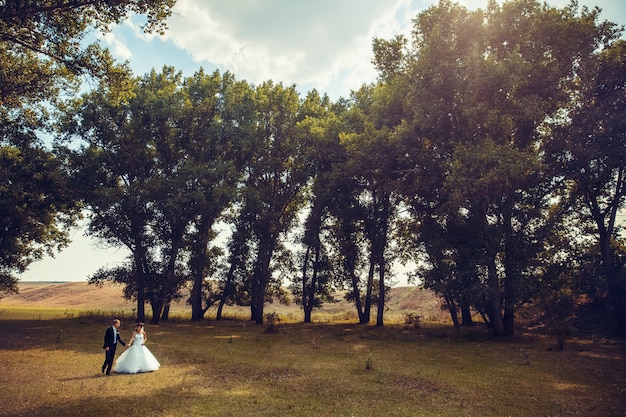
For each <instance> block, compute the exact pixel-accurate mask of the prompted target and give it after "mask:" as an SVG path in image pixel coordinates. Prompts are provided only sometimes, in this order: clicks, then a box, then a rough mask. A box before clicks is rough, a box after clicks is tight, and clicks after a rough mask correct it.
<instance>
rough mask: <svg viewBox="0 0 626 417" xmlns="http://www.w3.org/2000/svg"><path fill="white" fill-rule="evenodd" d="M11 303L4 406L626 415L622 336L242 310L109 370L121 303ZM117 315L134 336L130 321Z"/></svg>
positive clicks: (0, 350) (20, 412)
mask: <svg viewBox="0 0 626 417" xmlns="http://www.w3.org/2000/svg"><path fill="white" fill-rule="evenodd" d="M75 295H76V294H75ZM5 301H7V300H5V299H3V300H2V301H0V404H1V406H0V416H55V417H59V416H60V417H64V416H103V417H106V416H151V417H152V416H176V417H178V416H185V417H191V416H246V417H255V416H450V417H461V416H498V417H502V416H515V417H524V416H529V417H530V416H532V417H537V416H546V417H547V416H585V417H596V416H597V417H612V416H615V417H617V416H620V417H622V416H624V415H626V366H625V365H626V363H625V360H626V343H625V342H624V341H623V340H616V339H600V340H595V341H591V340H585V339H575V340H571V341H570V342H568V344H566V346H565V350H563V351H558V350H556V349H554V345H555V342H554V340H552V339H550V338H548V337H545V336H540V335H533V334H521V332H520V335H518V336H516V337H515V338H513V339H509V340H506V341H502V340H497V339H493V338H492V337H491V335H490V333H489V332H488V331H486V330H485V329H484V328H483V327H481V326H477V327H475V328H471V329H462V330H455V329H453V328H451V327H450V326H449V325H446V324H435V323H424V324H423V325H422V326H421V327H420V328H419V329H407V328H405V326H403V325H402V324H389V325H387V326H385V327H384V328H376V327H373V326H360V325H356V324H354V322H347V321H335V322H325V323H320V322H318V323H314V324H306V325H305V324H302V323H289V322H288V320H285V321H282V322H280V323H279V325H278V328H277V332H275V333H268V332H267V327H266V326H257V325H253V324H251V323H250V322H247V321H245V320H241V319H240V320H237V319H230V320H224V321H219V322H218V321H214V320H207V321H203V322H201V323H195V324H192V323H190V322H188V321H187V320H182V319H175V320H171V321H169V322H166V323H162V324H160V325H158V326H151V325H148V326H147V327H146V331H147V332H148V336H149V341H148V344H147V346H148V347H149V348H150V350H151V351H152V352H153V353H154V354H155V356H156V357H157V358H158V359H159V361H160V362H161V364H162V367H161V369H160V370H159V371H156V372H153V373H146V374H138V375H117V374H113V375H112V376H110V377H106V376H104V375H103V374H102V373H101V372H100V366H101V364H102V361H103V359H104V352H103V350H102V348H101V347H102V338H103V335H104V331H105V329H106V327H107V326H108V325H109V323H110V320H111V319H112V318H113V315H117V314H118V313H119V312H120V310H119V306H114V307H115V308H114V309H112V310H107V309H106V308H98V309H95V308H94V309H92V310H91V311H89V310H86V309H84V308H83V307H74V308H61V307H59V306H55V305H54V302H50V304H51V305H47V306H46V305H45V303H43V304H44V305H41V304H42V302H36V301H34V300H30V301H29V302H28V303H25V302H23V303H22V305H19V303H16V302H13V304H8V303H5ZM34 303H36V304H40V305H39V306H34V305H33V304H34ZM268 311H271V309H269V310H268ZM335 317H336V316H335ZM122 319H123V326H122V329H121V331H122V335H123V336H124V337H125V338H126V339H128V338H129V336H130V334H131V331H132V327H133V322H132V317H130V316H129V317H122ZM123 350H124V348H123V347H120V348H119V349H118V356H119V354H120V353H121V351H123Z"/></svg>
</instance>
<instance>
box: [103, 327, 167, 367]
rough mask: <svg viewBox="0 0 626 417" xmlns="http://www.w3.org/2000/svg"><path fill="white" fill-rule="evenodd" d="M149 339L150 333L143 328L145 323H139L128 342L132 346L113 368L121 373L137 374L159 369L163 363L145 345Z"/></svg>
mask: <svg viewBox="0 0 626 417" xmlns="http://www.w3.org/2000/svg"><path fill="white" fill-rule="evenodd" d="M147 341H148V335H147V334H146V332H145V331H144V329H143V323H137V326H136V327H135V331H134V332H133V336H132V337H131V339H130V342H128V345H129V346H130V347H129V348H128V349H126V350H125V351H124V352H123V353H122V354H121V355H120V357H119V358H118V359H117V361H116V362H115V367H114V368H113V370H114V371H115V372H117V373H120V374H136V373H138V372H151V371H156V370H157V369H159V367H160V366H161V364H160V363H159V361H158V360H157V359H156V358H155V357H154V355H153V354H152V352H150V350H149V349H148V348H147V347H146V346H145V343H146V342H147Z"/></svg>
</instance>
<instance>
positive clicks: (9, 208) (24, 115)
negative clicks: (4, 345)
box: [0, 0, 175, 291]
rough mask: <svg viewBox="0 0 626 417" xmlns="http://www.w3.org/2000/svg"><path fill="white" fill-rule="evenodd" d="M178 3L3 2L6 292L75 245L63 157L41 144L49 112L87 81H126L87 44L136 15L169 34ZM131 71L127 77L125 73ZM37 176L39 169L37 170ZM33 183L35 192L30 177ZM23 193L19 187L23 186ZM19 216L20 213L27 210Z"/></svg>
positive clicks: (0, 135) (0, 148) (0, 142)
mask: <svg viewBox="0 0 626 417" xmlns="http://www.w3.org/2000/svg"><path fill="white" fill-rule="evenodd" d="M174 3H175V2H174V0H122V1H117V2H110V1H104V0H100V1H98V0H83V1H66V0H58V1H43V0H42V1H37V0H34V1H3V2H1V3H0V56H1V58H0V73H1V74H2V77H0V152H1V153H2V155H3V159H4V162H3V171H4V172H3V178H5V179H7V180H8V182H7V183H6V184H4V185H3V187H2V189H1V190H0V200H1V203H0V204H1V205H2V206H3V207H4V208H6V210H2V213H3V214H2V219H1V220H0V221H1V222H2V230H5V231H6V232H3V233H2V236H1V237H0V254H1V258H0V290H1V291H15V290H16V288H17V287H16V283H17V279H16V277H15V276H14V275H13V274H14V273H15V272H17V273H19V272H23V271H24V269H25V268H26V267H27V266H28V265H29V264H30V263H31V262H32V261H34V260H37V259H39V258H41V256H42V255H43V253H45V252H48V253H50V254H51V255H53V254H54V252H55V249H56V250H58V249H60V248H62V247H63V246H65V245H66V244H67V242H68V238H67V232H66V230H65V228H64V223H68V224H69V223H72V221H73V220H72V219H73V218H75V216H76V213H77V205H76V204H75V200H76V197H77V196H75V195H72V194H71V193H68V192H67V187H66V185H64V183H65V181H66V180H65V179H64V178H63V174H64V171H63V170H62V169H61V164H60V163H59V159H57V158H56V157H55V156H54V155H52V154H51V153H50V152H51V151H50V149H49V147H48V146H47V145H46V144H45V143H44V141H43V140H41V137H42V133H44V132H46V131H47V130H50V129H51V128H50V126H49V125H48V122H49V120H50V115H49V109H50V108H52V107H53V106H54V105H55V104H56V102H57V99H58V97H59V95H60V93H61V92H62V91H65V92H67V93H69V94H72V93H73V92H74V91H76V89H77V88H78V85H79V81H80V78H79V77H80V76H81V75H91V76H98V77H106V78H108V79H109V80H111V81H112V82H114V80H117V81H119V80H120V79H123V77H120V69H119V68H117V67H116V66H115V65H113V61H112V59H111V58H110V56H109V54H108V53H107V52H106V51H105V50H103V49H102V48H100V47H99V45H97V44H90V45H89V44H87V43H86V42H85V37H86V34H87V33H88V31H89V30H90V29H93V28H94V27H96V28H100V29H103V30H106V29H107V28H108V27H109V26H110V25H111V24H115V23H119V22H121V21H123V20H125V19H126V18H127V17H128V16H129V14H130V13H138V14H145V15H147V17H148V21H147V23H146V25H145V27H144V30H146V31H153V30H158V31H162V30H163V29H165V26H164V22H165V19H166V18H167V17H168V16H169V15H170V13H171V7H172V6H173V5H174ZM121 72H122V73H123V71H121ZM33 170H35V171H33ZM26 177H30V178H34V179H36V181H30V182H29V184H28V186H22V185H24V184H23V183H22V179H23V178H26ZM16 187H19V188H16ZM20 207H21V209H20V210H18V211H16V210H15V209H16V208H20Z"/></svg>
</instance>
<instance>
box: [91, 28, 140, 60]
mask: <svg viewBox="0 0 626 417" xmlns="http://www.w3.org/2000/svg"><path fill="white" fill-rule="evenodd" d="M99 37H100V39H102V40H103V41H104V42H105V43H106V44H107V46H108V47H109V49H110V50H111V53H113V55H114V56H116V57H118V58H120V59H121V60H124V61H125V60H128V59H130V58H131V57H132V56H133V53H132V52H131V50H130V49H129V48H128V46H126V44H124V43H123V42H122V41H121V40H120V39H119V38H118V37H117V36H116V35H115V33H113V32H107V33H105V34H100V36H99Z"/></svg>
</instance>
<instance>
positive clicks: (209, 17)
mask: <svg viewBox="0 0 626 417" xmlns="http://www.w3.org/2000/svg"><path fill="white" fill-rule="evenodd" d="M434 3H436V0H316V1H296V0H231V1H224V0H178V1H177V4H176V6H175V9H174V14H173V16H172V17H171V18H170V19H169V21H168V26H169V29H168V31H167V32H166V33H165V35H164V36H160V35H146V34H143V33H142V31H141V29H140V26H141V23H142V22H141V19H139V18H134V19H131V20H130V21H128V22H126V23H124V24H122V25H120V26H119V27H116V28H114V29H113V31H112V32H111V33H110V34H108V35H106V36H104V37H102V38H101V42H102V43H103V44H104V45H106V46H108V48H109V49H110V50H111V52H112V53H113V55H114V57H115V58H116V59H117V60H119V61H128V63H129V64H130V66H131V68H132V69H133V71H134V73H135V74H136V75H143V74H145V73H147V72H149V71H150V70H151V69H153V68H154V69H156V70H157V71H160V69H161V68H162V67H163V66H164V65H171V66H174V67H175V68H176V69H178V70H180V71H183V74H184V75H185V76H190V75H192V74H193V73H194V72H196V71H197V70H198V69H200V67H202V68H204V69H205V71H209V72H211V71H213V70H215V69H219V70H220V71H222V72H223V71H230V72H232V73H233V74H234V75H235V76H236V77H237V79H244V80H246V81H248V82H250V83H254V84H258V83H261V82H263V81H266V80H270V79H271V80H273V81H274V82H276V83H277V82H282V83H284V84H286V85H291V84H295V85H296V86H297V88H298V90H299V91H300V92H301V94H304V93H306V92H307V91H309V90H311V89H313V88H315V89H317V90H318V91H319V92H320V93H327V94H328V95H329V96H330V98H331V99H333V100H336V99H338V98H339V97H347V96H348V95H349V93H350V91H351V90H354V89H357V88H359V87H360V86H361V85H362V84H363V83H369V82H372V81H374V80H375V78H376V73H375V71H374V69H373V67H372V64H371V62H370V61H371V58H372V54H371V45H372V44H371V43H372V39H373V38H374V37H381V38H391V37H392V36H395V35H397V34H401V33H403V34H405V35H407V37H408V38H410V30H411V19H413V18H414V17H415V16H416V15H417V14H418V13H419V12H421V11H423V10H424V9H425V8H427V7H428V6H430V5H431V4H434ZM458 3H460V4H463V5H464V6H466V7H468V8H470V9H475V8H478V7H482V8H484V7H485V5H486V4H487V0H460V1H458ZM548 3H549V4H553V5H556V6H561V7H562V6H565V5H566V4H568V3H569V1H567V0H549V1H548ZM579 5H581V6H582V5H586V6H588V7H590V8H591V7H594V6H599V7H600V8H602V14H601V18H602V19H603V20H609V21H612V22H615V23H618V24H621V25H626V2H624V1H621V0H619V1H617V0H579ZM71 239H72V241H73V242H72V244H71V245H70V246H69V247H68V248H66V249H65V250H64V251H63V252H61V253H60V254H58V255H56V257H54V258H49V257H46V258H45V259H43V260H41V261H39V262H36V263H34V264H32V265H31V267H30V268H29V270H28V271H26V272H25V273H24V274H22V276H21V277H20V279H21V280H23V281H84V280H86V278H87V276H89V275H91V274H93V273H94V272H96V271H97V270H98V269H99V268H101V267H112V266H115V265H117V264H118V263H120V262H122V261H123V260H124V258H125V257H126V255H127V251H126V250H125V249H123V248H122V249H111V248H109V249H107V248H103V247H101V246H100V245H98V242H95V241H93V240H92V239H89V238H87V237H85V236H84V235H83V230H82V229H81V228H77V229H76V230H74V231H72V234H71Z"/></svg>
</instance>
